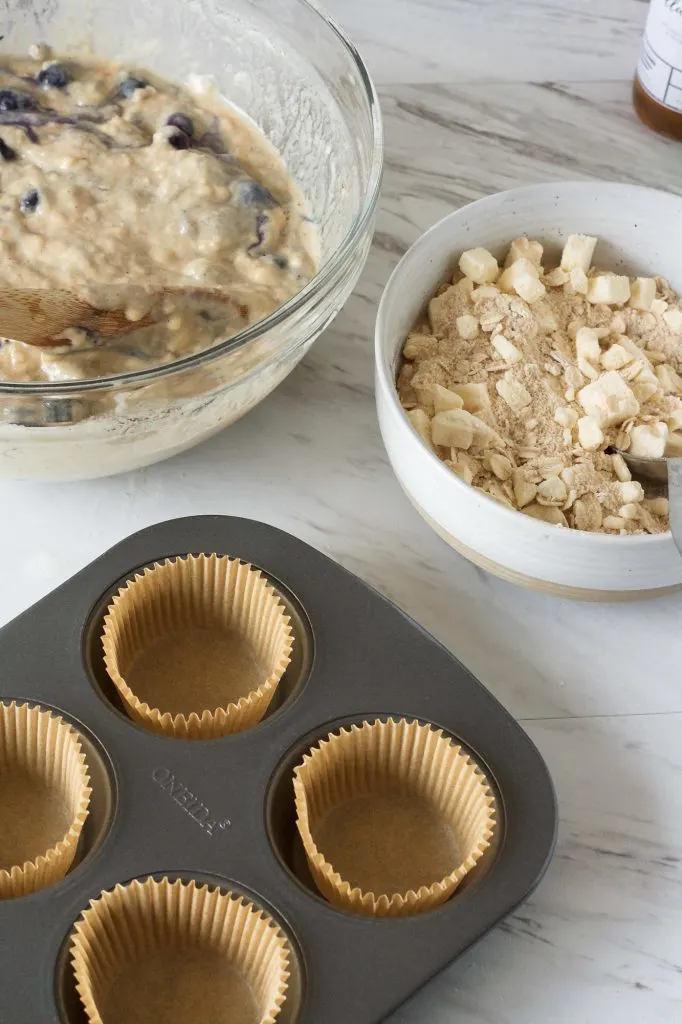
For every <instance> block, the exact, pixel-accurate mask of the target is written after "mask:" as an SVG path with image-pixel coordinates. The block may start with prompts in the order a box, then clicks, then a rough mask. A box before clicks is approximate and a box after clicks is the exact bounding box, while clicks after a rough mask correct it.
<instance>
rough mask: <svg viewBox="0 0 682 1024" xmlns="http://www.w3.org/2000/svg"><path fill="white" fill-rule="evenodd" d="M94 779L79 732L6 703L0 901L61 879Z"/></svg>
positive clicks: (1, 726)
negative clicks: (90, 773)
mask: <svg viewBox="0 0 682 1024" xmlns="http://www.w3.org/2000/svg"><path fill="white" fill-rule="evenodd" d="M90 794H91V789H90V778H89V775H88V767H87V764H86V762H85V754H84V753H83V749H82V747H81V744H80V741H79V739H78V735H77V733H76V732H75V731H74V730H73V729H72V728H71V726H70V725H68V724H67V723H66V722H65V721H64V719H62V718H60V717H59V716H58V715H55V714H53V713H52V712H50V711H47V710H43V709H41V708H38V707H29V705H28V704H17V703H16V702H14V701H13V702H12V703H11V704H0V899H11V898H13V897H16V896H25V895H27V894H28V893H31V892H36V891H37V890H38V889H45V888H47V886H50V885H54V883H55V882H57V881H59V880H60V879H61V878H63V877H64V876H65V875H66V873H67V871H68V870H69V868H70V867H71V864H72V862H73V859H74V856H75V854H76V848H77V846H78V840H79V838H80V835H81V832H82V830H83V825H84V824H85V820H86V818H87V816H88V806H89V803H90Z"/></svg>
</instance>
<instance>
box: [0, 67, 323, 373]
mask: <svg viewBox="0 0 682 1024" xmlns="http://www.w3.org/2000/svg"><path fill="white" fill-rule="evenodd" d="M0 227H1V230H0V283H1V284H2V285H4V286H13V287H21V288H29V289H30V288H39V289H45V288H50V287H53V288H63V289H66V290H68V291H71V292H73V293H75V294H76V295H77V296H78V297H79V298H81V299H83V300H85V301H86V302H89V303H90V304H92V305H93V306H96V307H97V308H108V309H111V308H115V309H123V310H125V311H126V316H127V317H128V319H129V321H130V322H131V326H132V327H133V329H131V330H130V331H126V332H125V333H121V334H120V335H117V336H116V337H114V338H102V337H101V336H100V335H98V334H97V333H96V332H94V331H86V330H81V329H78V328H74V329H70V330H68V331H67V332H65V334H64V335H63V336H60V338H59V339H58V341H60V342H62V344H58V345H57V346H56V347H51V348H46V349H39V348H34V347H31V346H28V345H24V344H22V343H21V342H17V341H12V340H4V341H3V342H2V344H1V347H0V380H5V381H33V380H52V381H58V380H70V379H73V380H79V379H83V378H89V377H100V376H108V375H110V374H115V373H123V372H131V371H135V370H141V369H147V368H149V367H151V366H155V365H158V364H161V363H167V362H170V361H172V360H176V359H179V358H182V357H183V356H187V355H190V354H191V353H193V352H197V351H200V350H202V349H205V348H207V347H209V346H211V345H212V344H214V343H215V342H216V341H218V340H222V339H224V338H227V337H230V336H232V335H234V334H236V333H237V332H238V331H240V330H243V329H244V328H245V327H248V326H249V325H251V324H254V323H256V322H257V321H259V320H261V319H263V318H264V317H266V316H267V315H268V314H270V313H271V312H272V311H273V310H274V309H275V308H276V307H277V306H279V305H280V304H281V303H283V302H286V301H287V300H288V299H290V298H291V297H292V296H293V295H295V294H296V292H298V291H299V290H300V289H301V288H302V287H303V285H304V284H305V283H306V282H307V281H309V280H310V279H311V278H312V276H313V275H314V273H315V270H316V245H315V242H316V237H315V232H314V230H313V228H312V226H311V224H310V221H309V219H308V218H307V217H306V216H305V210H304V205H303V201H302V198H301V195H300V193H299V191H298V189H297V188H296V186H295V185H294V184H293V183H292V181H291V180H290V179H289V177H288V175H287V172H286V169H285V167H284V165H283V164H282V161H281V160H280V159H279V157H278V156H277V154H276V153H275V152H274V150H273V149H272V148H271V147H270V145H269V143H268V142H267V141H266V140H265V138H264V137H263V136H262V135H260V133H259V132H258V131H257V129H256V128H255V126H253V125H252V124H250V123H248V122H246V120H245V119H243V118H241V117H239V116H238V115H237V114H236V113H235V112H234V111H233V110H232V109H231V108H230V107H228V106H227V104H226V103H225V102H224V101H222V100H221V98H220V97H219V95H218V94H217V93H216V92H215V91H214V90H213V89H212V88H211V86H210V85H207V84H206V82H204V81H203V80H198V81H197V82H195V83H194V84H193V85H190V86H188V87H180V86H177V85H175V84H173V83H171V82H168V81H164V80H161V79H159V78H158V77H156V76H154V75H152V74H150V73H149V72H147V71H143V70H139V69H130V68H124V67H121V66H118V65H114V64H109V63H105V62H101V61H100V62H92V63H90V62H80V61H79V62H75V61H71V60H53V59H49V54H48V53H47V51H42V52H37V53H36V56H35V57H34V58H30V59H28V58H27V59H12V60H8V61H6V62H5V63H4V64H3V65H2V67H0ZM165 289H173V290H174V291H173V293H172V294H171V295H170V296H169V295H168V294H167V293H165V292H164V290H165ZM178 289H179V290H180V291H179V294H178V291H177V290H178ZM215 290H217V291H218V293H219V301H216V300H215V299H214V298H213V297H211V296H210V295H209V296H208V297H207V294H206V293H207V291H208V292H214V291H215ZM150 310H151V311H152V313H153V319H154V321H155V322H154V323H153V324H152V325H151V326H146V327H140V328H137V329H134V324H135V323H136V322H137V321H140V320H142V318H143V317H144V316H145V315H146V314H147V313H148V312H149V311H150ZM1 329H2V324H1V323H0V331H1Z"/></svg>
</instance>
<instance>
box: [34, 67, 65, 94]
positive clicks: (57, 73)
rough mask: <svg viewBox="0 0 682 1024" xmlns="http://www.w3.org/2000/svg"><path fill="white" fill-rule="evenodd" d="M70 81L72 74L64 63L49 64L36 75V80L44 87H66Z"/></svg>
mask: <svg viewBox="0 0 682 1024" xmlns="http://www.w3.org/2000/svg"><path fill="white" fill-rule="evenodd" d="M70 81H71V75H70V74H69V72H68V71H67V69H66V68H65V67H64V65H63V64H48V65H47V67H44V68H41V69H40V71H39V72H38V74H37V76H36V82H37V83H38V85H41V86H42V87H43V89H47V88H49V89H66V87H67V85H68V84H69V82H70Z"/></svg>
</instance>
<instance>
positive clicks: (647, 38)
mask: <svg viewBox="0 0 682 1024" xmlns="http://www.w3.org/2000/svg"><path fill="white" fill-rule="evenodd" d="M637 77H638V78H639V80H640V82H641V83H642V85H643V86H644V88H645V89H646V91H647V92H648V93H650V95H651V96H653V98H654V99H656V100H658V102H659V103H661V104H662V105H663V106H664V107H669V108H670V109H671V110H680V111H682V0H651V7H650V9H649V17H648V18H647V23H646V29H645V31H644V39H643V40H642V49H641V51H640V54H639V62H638V64H637Z"/></svg>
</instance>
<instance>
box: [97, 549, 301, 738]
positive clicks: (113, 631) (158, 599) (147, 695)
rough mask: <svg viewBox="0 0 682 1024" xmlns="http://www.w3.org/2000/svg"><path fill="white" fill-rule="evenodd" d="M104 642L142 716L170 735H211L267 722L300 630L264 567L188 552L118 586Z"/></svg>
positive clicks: (110, 664) (134, 711) (129, 701)
mask: <svg viewBox="0 0 682 1024" xmlns="http://www.w3.org/2000/svg"><path fill="white" fill-rule="evenodd" d="M102 643H103V646H104V662H105V665H106V669H107V672H108V673H109V676H110V677H111V679H112V681H113V682H114V684H115V686H116V688H117V690H118V692H119V694H120V696H121V697H122V699H123V702H124V706H125V708H126V710H127V711H128V713H129V715H130V716H131V717H132V718H133V719H135V720H136V721H138V722H139V723H140V724H141V725H143V726H145V727H146V728H148V729H151V730H153V731H154V732H159V733H164V734H166V735H169V736H176V737H180V738H185V739H210V738H212V737H216V736H225V735H227V734H228V733H234V732H241V731H243V730H244V729H249V728H251V727H252V726H253V725H256V724H257V723H258V722H259V721H260V720H261V719H262V717H263V716H264V714H265V712H266V711H267V709H268V707H269V705H270V702H271V701H272V698H273V697H274V695H275V692H276V689H277V686H278V684H279V682H280V680H281V678H282V676H283V675H284V673H285V671H286V669H287V666H288V665H289V662H290V660H291V650H292V647H293V633H292V629H291V622H290V619H289V617H288V616H287V614H286V610H285V607H284V604H283V603H282V601H281V600H280V599H279V597H278V595H277V593H276V591H275V590H274V589H273V587H272V586H271V585H270V583H268V581H267V580H266V579H265V577H264V576H263V575H262V574H261V572H260V571H259V570H258V569H254V568H252V566H250V565H246V564H244V563H242V562H240V561H239V560H238V559H235V558H228V557H226V556H219V555H197V556H194V555H188V556H186V557H183V558H177V559H173V560H169V561H166V562H163V563H157V564H156V565H155V566H154V567H153V568H151V569H145V571H144V573H142V574H141V575H137V576H135V578H134V579H133V580H132V581H131V582H129V583H128V584H127V585H126V586H124V587H122V588H121V589H120V590H119V592H118V594H117V595H116V596H115V597H114V599H113V602H112V604H111V605H110V606H109V610H108V613H107V615H106V617H105V620H104V634H103V637H102Z"/></svg>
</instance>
